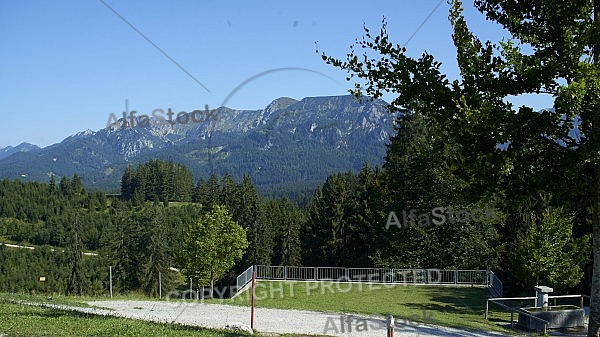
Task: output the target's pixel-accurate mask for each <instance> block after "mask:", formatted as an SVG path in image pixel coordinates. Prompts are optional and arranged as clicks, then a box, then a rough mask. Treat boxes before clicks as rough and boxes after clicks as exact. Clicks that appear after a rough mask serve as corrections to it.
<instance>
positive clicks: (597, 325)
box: [588, 0, 600, 337]
mask: <svg viewBox="0 0 600 337" xmlns="http://www.w3.org/2000/svg"><path fill="white" fill-rule="evenodd" d="M599 15H600V0H594V23H593V24H596V21H598V16H599ZM592 50H593V53H594V66H596V67H597V66H599V64H598V63H599V62H600V46H598V45H593V46H592ZM599 114H600V111H598V112H597V113H596V114H595V115H594V117H593V120H592V132H593V134H592V135H591V136H592V138H593V139H594V140H596V139H597V138H598V137H600V115H599ZM593 194H594V195H593V202H594V205H593V218H592V233H593V234H592V238H593V239H592V241H593V248H592V250H593V255H594V262H593V263H594V264H593V271H592V291H591V297H592V298H591V300H590V319H589V325H588V337H600V163H598V162H597V161H594V190H593Z"/></svg>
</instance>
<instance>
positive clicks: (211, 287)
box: [208, 270, 215, 298]
mask: <svg viewBox="0 0 600 337" xmlns="http://www.w3.org/2000/svg"><path fill="white" fill-rule="evenodd" d="M214 287H215V279H214V277H213V271H212V270H211V271H210V294H208V298H213V290H214Z"/></svg>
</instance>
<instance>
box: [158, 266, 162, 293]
mask: <svg viewBox="0 0 600 337" xmlns="http://www.w3.org/2000/svg"><path fill="white" fill-rule="evenodd" d="M158 298H162V274H161V272H158Z"/></svg>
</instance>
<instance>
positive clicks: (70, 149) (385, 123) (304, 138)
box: [0, 95, 396, 196]
mask: <svg viewBox="0 0 600 337" xmlns="http://www.w3.org/2000/svg"><path fill="white" fill-rule="evenodd" d="M387 106H388V104H387V103H386V102H384V101H382V100H373V101H371V100H363V101H362V102H360V101H357V100H355V99H354V98H353V97H352V96H349V95H348V96H330V97H307V98H304V99H301V100H299V101H298V100H295V99H292V98H287V97H282V98H278V99H276V100H274V101H273V102H271V103H270V104H269V105H267V106H266V107H265V108H264V109H259V110H234V109H230V108H227V107H220V108H218V109H216V110H215V111H214V112H212V116H214V118H207V120H204V121H200V122H189V123H187V124H182V123H175V124H169V123H168V122H167V123H162V124H163V125H159V124H161V123H155V122H160V120H158V119H157V118H154V117H150V120H151V123H146V125H144V123H143V122H142V123H141V124H142V125H144V126H140V122H141V120H140V119H139V118H140V117H141V116H136V117H137V119H136V120H135V127H126V126H128V125H127V124H128V122H129V118H127V123H126V122H125V121H123V118H122V117H121V118H120V119H119V126H120V127H117V124H113V125H112V126H110V127H107V128H104V129H101V130H98V131H92V130H86V131H83V132H80V133H77V134H75V135H72V136H70V137H68V138H66V139H64V140H63V141H62V142H60V143H57V144H53V145H50V146H47V147H45V148H39V147H37V146H35V145H31V144H27V143H22V144H20V145H18V146H16V147H7V148H0V172H1V176H0V177H1V178H10V179H15V178H18V179H24V180H35V181H42V182H47V181H49V179H50V176H51V175H55V176H57V177H61V176H72V175H73V174H77V175H79V176H80V177H81V179H82V181H83V183H84V184H85V185H86V186H87V187H92V188H97V189H102V190H106V191H112V192H118V191H119V186H120V181H121V176H122V173H123V171H124V169H125V168H126V167H127V165H136V164H138V163H143V162H146V161H148V160H150V159H163V160H168V161H173V162H177V163H181V164H183V165H185V166H187V167H188V168H189V169H190V170H191V171H192V173H193V175H194V177H195V178H196V179H198V178H199V177H203V178H205V179H206V178H207V177H208V176H209V175H210V174H211V173H214V174H216V175H217V176H222V175H225V174H230V175H232V176H233V177H234V179H236V180H240V179H241V177H242V176H243V175H244V174H249V175H250V176H251V177H252V179H253V182H254V184H255V186H256V188H257V190H258V191H259V192H261V193H263V194H267V195H274V196H278V195H289V194H290V193H292V194H293V193H295V192H298V191H300V190H304V191H309V190H310V191H312V190H313V189H314V188H315V187H316V186H318V185H319V184H322V183H323V182H324V181H325V179H326V178H327V176H329V175H330V174H332V173H335V172H347V171H358V170H360V168H361V167H362V166H363V165H364V163H365V162H368V163H369V164H370V165H379V164H381V163H383V157H384V155H385V151H386V146H385V144H386V143H387V141H388V139H389V138H390V136H391V135H392V134H393V133H394V132H395V131H394V121H395V118H396V116H394V115H392V114H390V113H389V112H388V109H387ZM127 116H129V115H127ZM117 117H118V116H117ZM159 119H160V117H159ZM167 119H168V118H167ZM163 122H164V120H163ZM129 126H131V124H129Z"/></svg>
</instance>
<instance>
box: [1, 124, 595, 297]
mask: <svg viewBox="0 0 600 337" xmlns="http://www.w3.org/2000/svg"><path fill="white" fill-rule="evenodd" d="M404 123H405V124H406V125H405V127H406V129H408V128H410V127H415V125H418V123H416V122H415V121H408V120H406V121H404ZM401 139H402V132H401V133H400V134H399V136H398V137H395V138H394V139H393V141H392V145H391V146H390V148H389V149H388V156H387V158H386V165H385V167H384V168H379V167H375V168H372V167H369V166H368V165H365V166H364V167H363V169H362V170H361V171H360V172H359V173H350V172H349V173H338V174H334V175H331V176H330V177H329V178H328V179H327V181H326V182H325V184H324V185H323V186H321V187H320V188H318V189H317V190H316V191H315V192H314V194H313V198H312V200H311V201H310V202H309V203H308V205H307V206H306V207H303V208H300V207H298V206H297V205H296V204H294V203H293V202H291V201H289V200H288V199H285V198H283V199H270V198H265V197H261V196H260V195H258V193H257V192H256V190H255V188H254V186H253V183H252V179H251V177H250V176H245V177H243V179H242V180H241V181H235V180H234V179H233V178H232V177H231V176H228V175H227V176H224V177H217V176H215V175H213V176H210V177H208V178H207V179H199V180H198V181H197V182H194V181H193V180H192V178H191V173H190V172H189V170H188V169H186V168H185V167H184V166H182V165H179V164H174V163H171V162H164V161H158V160H153V161H150V162H148V163H146V164H143V165H138V166H137V167H133V166H130V167H129V168H128V169H127V170H126V171H125V173H124V174H123V177H122V186H121V189H122V195H121V196H110V197H107V196H106V195H105V194H104V193H102V192H95V191H87V190H85V189H84V188H83V186H82V184H81V181H80V179H79V177H78V176H77V175H75V176H73V177H71V178H61V179H60V181H59V182H58V183H57V182H56V181H55V180H54V179H51V180H50V181H49V183H47V184H43V183H35V182H28V183H24V182H21V181H9V180H2V181H0V240H2V241H4V242H6V243H13V244H21V245H24V246H29V245H33V246H35V249H33V250H31V249H17V248H11V247H6V246H0V261H2V263H1V264H0V291H18V292H21V291H41V292H58V293H86V294H102V293H106V292H107V289H108V267H109V266H111V267H112V272H113V284H114V289H115V291H119V292H124V293H127V292H132V291H135V292H144V293H146V294H148V295H156V294H157V289H158V287H157V284H158V278H159V273H160V274H161V276H162V282H163V289H173V288H174V287H177V286H179V285H184V284H186V283H187V281H186V280H185V279H184V277H183V276H182V275H180V274H179V273H178V272H176V271H173V270H172V269H171V267H175V268H177V267H178V265H177V256H178V252H179V251H180V250H181V247H182V239H183V236H184V232H185V230H186V228H187V227H188V225H190V224H192V223H194V222H195V221H196V219H197V218H198V217H199V216H200V215H201V214H205V213H207V212H208V211H209V210H210V209H211V208H212V206H213V205H223V206H224V207H225V209H226V210H227V211H228V212H229V213H230V214H231V216H232V219H233V220H234V221H235V222H237V223H238V224H239V225H241V226H242V227H243V228H244V230H245V231H246V233H247V240H248V243H249V245H248V248H247V249H246V251H245V253H244V254H243V257H242V259H241V260H239V261H238V262H237V263H236V264H235V266H234V267H233V268H231V270H230V271H229V272H227V273H225V274H224V275H221V276H220V277H219V281H220V282H221V283H222V284H227V285H230V284H231V283H232V281H233V277H235V276H236V275H237V274H238V273H239V272H241V271H243V270H244V269H246V268H247V267H248V266H250V265H252V264H263V265H308V266H347V267H394V268H439V269H443V268H447V269H491V270H494V271H495V272H496V273H497V274H499V275H501V277H502V278H503V280H504V281H505V291H506V292H507V293H518V292H519V291H520V290H521V289H525V290H526V291H527V290H530V286H531V285H532V284H533V282H536V279H535V277H534V274H532V272H535V271H536V270H532V269H528V266H530V265H531V261H532V259H533V257H531V256H530V255H531V254H535V252H536V251H537V250H540V249H541V250H544V249H545V250H547V249H548V247H536V246H535V240H536V239H535V238H536V237H537V236H548V235H550V236H552V235H555V236H556V237H557V242H558V244H557V245H555V246H556V247H555V248H552V249H554V250H553V251H551V252H550V253H552V254H555V255H556V257H554V258H552V257H549V258H550V261H556V260H558V259H561V260H565V261H567V262H569V263H570V264H571V266H572V268H571V269H569V268H563V267H560V265H558V264H554V263H549V264H548V265H546V266H544V267H543V268H545V269H542V272H541V273H540V274H539V275H538V276H539V277H540V279H542V280H544V282H552V283H551V284H553V285H555V286H556V288H557V291H564V290H566V289H569V288H571V287H577V286H578V285H579V286H580V287H582V289H585V287H586V284H589V283H587V281H586V280H587V279H588V278H589V259H588V258H587V257H588V254H589V235H588V234H589V232H588V231H586V230H585V229H584V228H583V227H574V228H573V224H575V225H577V223H576V222H573V221H572V220H573V219H570V218H568V217H567V214H568V213H565V211H564V210H560V209H556V210H554V211H552V212H550V213H548V212H546V211H544V209H545V208H541V207H540V206H541V205H542V204H530V206H529V207H530V208H529V209H528V210H527V212H528V213H527V214H530V217H529V218H528V221H529V222H526V223H523V222H522V221H523V219H524V218H519V216H518V214H522V213H523V212H525V210H524V209H523V210H520V211H519V212H521V213H512V212H513V210H512V209H511V207H512V206H511V205H510V204H508V206H509V207H506V205H507V204H506V203H502V202H499V201H498V200H493V199H490V200H475V199H474V198H469V197H468V196H467V195H465V194H463V193H462V192H461V191H463V190H462V189H461V188H460V187H461V186H466V185H464V184H465V183H464V182H460V180H457V179H456V177H453V176H452V175H448V174H444V173H443V172H441V171H439V170H438V165H439V158H437V157H435V156H427V155H423V154H419V155H417V154H416V153H411V151H412V150H409V149H411V148H413V146H414V145H415V144H414V143H411V142H408V143H406V142H404V141H401ZM403 153H405V154H409V153H410V155H411V156H417V157H416V158H418V159H419V160H415V161H406V160H405V158H406V157H405V156H404V155H400V154H403ZM432 186H434V187H433V188H432ZM450 191H451V192H452V193H450V194H449V193H448V192H450ZM435 207H443V208H444V212H445V213H444V214H445V216H446V222H444V223H442V224H434V223H432V222H431V221H432V220H433V219H435V218H434V217H432V213H428V212H430V210H432V209H433V208H435ZM449 207H452V209H453V210H454V212H455V215H454V216H450V214H449V213H450V212H451V211H452V209H451V208H449ZM521 207H523V206H521ZM477 208H481V209H487V211H486V212H487V213H489V210H490V209H492V208H493V209H494V216H491V217H490V216H489V214H488V216H485V217H483V216H481V217H479V219H477V218H476V217H474V216H471V217H469V216H467V217H466V219H464V217H462V218H461V216H460V210H467V211H468V210H472V209H477ZM537 209H540V213H539V216H538V215H537V214H538V213H537ZM411 210H412V211H413V215H412V216H414V218H413V220H414V223H413V225H410V221H412V220H411V218H410V215H409V218H408V219H407V218H406V217H407V215H406V214H407V213H408V214H411V213H410V212H411ZM392 211H394V212H395V214H396V217H397V218H396V219H395V218H394V217H391V212H392ZM423 214H425V215H423ZM425 219H427V221H425ZM552 219H558V220H559V221H554V222H553V221H551V220H552ZM569 219H570V220H569ZM394 220H397V221H394ZM425 222H427V223H425ZM550 223H554V225H553V226H550V225H548V224H550ZM518 227H522V228H523V230H518V229H517V228H518ZM509 228H513V229H517V230H518V232H516V233H515V232H512V231H511V230H509ZM571 228H573V231H572V232H571ZM559 236H560V237H562V238H563V239H560V238H559ZM559 239H560V240H562V241H560V240H559ZM564 239H566V240H564ZM528 242H529V243H528ZM527 243H528V244H527ZM556 249H558V250H562V252H557V251H556ZM83 252H87V253H92V254H82V253H83ZM557 265H558V266H559V267H560V268H561V269H565V270H567V271H568V272H569V273H571V274H572V275H575V277H571V278H570V279H564V280H563V281H564V282H561V281H558V282H557V281H556V279H552V278H551V277H552V275H562V274H561V270H556V268H557V267H556V266H557ZM553 268H554V269H553ZM40 276H44V277H46V281H45V282H39V277H40ZM517 277H520V279H519V280H520V282H519V283H518V282H516V281H515V279H516V278H517ZM202 285H203V284H199V285H198V286H202Z"/></svg>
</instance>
